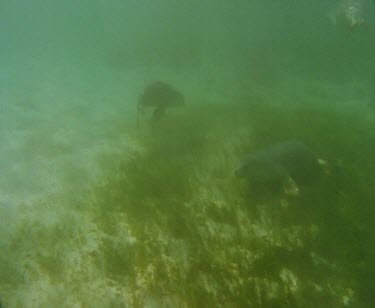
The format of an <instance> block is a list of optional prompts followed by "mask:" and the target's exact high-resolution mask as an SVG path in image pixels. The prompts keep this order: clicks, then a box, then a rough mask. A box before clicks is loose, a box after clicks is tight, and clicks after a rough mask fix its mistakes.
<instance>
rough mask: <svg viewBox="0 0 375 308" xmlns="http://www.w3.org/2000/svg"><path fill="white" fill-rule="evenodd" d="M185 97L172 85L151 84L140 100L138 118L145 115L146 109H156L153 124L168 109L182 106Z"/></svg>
mask: <svg viewBox="0 0 375 308" xmlns="http://www.w3.org/2000/svg"><path fill="white" fill-rule="evenodd" d="M184 103H185V99H184V96H183V95H182V93H181V92H179V91H178V90H177V89H175V88H174V87H172V86H171V85H169V84H167V83H165V82H162V81H155V82H153V83H151V84H149V85H148V86H147V87H146V88H145V89H144V91H143V92H142V94H141V95H140V96H139V99H138V117H139V115H140V114H143V113H144V109H145V108H154V111H153V115H152V122H157V121H159V120H160V119H161V118H162V117H163V116H164V114H165V111H166V109H167V108H170V107H178V106H182V105H184Z"/></svg>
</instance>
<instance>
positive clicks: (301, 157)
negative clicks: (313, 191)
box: [235, 140, 324, 195]
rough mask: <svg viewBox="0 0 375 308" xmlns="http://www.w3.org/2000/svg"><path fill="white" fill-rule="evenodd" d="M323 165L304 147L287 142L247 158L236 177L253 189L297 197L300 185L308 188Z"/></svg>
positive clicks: (297, 143)
mask: <svg viewBox="0 0 375 308" xmlns="http://www.w3.org/2000/svg"><path fill="white" fill-rule="evenodd" d="M322 164H324V161H322V160H319V159H318V157H317V156H316V155H315V154H314V153H313V152H312V151H311V150H310V149H309V148H308V147H307V146H306V145H305V144H303V143H302V142H299V141H295V140H290V141H285V142H281V143H277V144H274V145H271V146H269V147H266V148H264V149H262V150H259V151H256V152H254V153H253V154H250V155H248V156H246V157H245V159H244V160H243V161H242V163H241V164H240V167H239V168H238V169H237V170H236V172H235V174H236V176H238V177H240V178H245V179H246V180H247V181H248V182H249V184H250V185H251V186H252V187H253V188H256V189H258V188H262V189H268V190H272V191H279V190H281V191H284V192H285V193H286V194H289V195H297V194H298V192H299V188H298V186H299V185H309V184H311V183H313V182H314V181H315V180H317V179H318V178H319V177H320V176H321V174H322V167H321V165H322Z"/></svg>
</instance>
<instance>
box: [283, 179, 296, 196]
mask: <svg viewBox="0 0 375 308" xmlns="http://www.w3.org/2000/svg"><path fill="white" fill-rule="evenodd" d="M283 189H284V193H285V194H287V195H289V196H298V195H299V188H298V185H297V183H296V182H295V181H294V180H293V179H292V178H291V177H288V178H287V179H286V181H285V182H284V185H283Z"/></svg>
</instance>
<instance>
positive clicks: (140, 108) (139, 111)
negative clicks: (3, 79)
mask: <svg viewBox="0 0 375 308" xmlns="http://www.w3.org/2000/svg"><path fill="white" fill-rule="evenodd" d="M144 114H145V109H144V107H143V106H142V105H141V104H139V103H138V106H137V128H139V127H140V117H141V116H143V115H144Z"/></svg>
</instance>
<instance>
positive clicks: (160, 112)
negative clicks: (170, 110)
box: [151, 107, 166, 123]
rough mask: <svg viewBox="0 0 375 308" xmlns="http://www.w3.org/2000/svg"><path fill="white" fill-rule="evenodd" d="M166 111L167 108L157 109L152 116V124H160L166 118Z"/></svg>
mask: <svg viewBox="0 0 375 308" xmlns="http://www.w3.org/2000/svg"><path fill="white" fill-rule="evenodd" d="M165 111H166V108H165V107H156V108H155V109H154V112H153V114H152V119H151V120H152V123H156V122H159V120H160V119H161V118H162V117H163V116H164V114H165Z"/></svg>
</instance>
